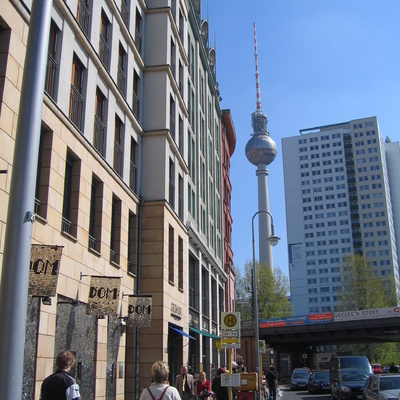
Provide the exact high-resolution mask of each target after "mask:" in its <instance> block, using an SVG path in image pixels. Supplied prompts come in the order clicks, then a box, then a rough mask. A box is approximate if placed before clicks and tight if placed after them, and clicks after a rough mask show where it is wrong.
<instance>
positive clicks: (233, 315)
mask: <svg viewBox="0 0 400 400" xmlns="http://www.w3.org/2000/svg"><path fill="white" fill-rule="evenodd" d="M221 328H222V329H235V330H240V313H239V312H222V313H221Z"/></svg>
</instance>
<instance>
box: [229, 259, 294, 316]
mask: <svg viewBox="0 0 400 400" xmlns="http://www.w3.org/2000/svg"><path fill="white" fill-rule="evenodd" d="M235 273H236V278H235V297H236V310H237V311H239V312H240V315H241V320H242V321H253V320H254V311H253V310H254V307H253V264H252V263H251V262H249V261H248V262H247V263H246V265H245V267H244V271H243V274H242V271H241V270H240V269H237V268H236V269H235ZM256 277H257V278H256V280H257V282H258V285H257V297H258V310H259V319H270V318H281V317H289V316H291V315H293V306H292V305H291V303H290V302H289V300H288V297H287V296H288V293H289V280H288V278H287V277H286V276H285V275H284V274H283V272H282V271H281V269H280V268H275V269H274V272H272V270H271V269H270V268H269V267H268V266H267V264H264V265H263V266H261V265H260V264H258V263H256Z"/></svg>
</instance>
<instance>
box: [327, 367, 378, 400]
mask: <svg viewBox="0 0 400 400" xmlns="http://www.w3.org/2000/svg"><path fill="white" fill-rule="evenodd" d="M369 376H371V374H370V373H369V372H367V371H365V370H364V369H351V368H347V369H339V370H337V371H336V372H335V374H334V376H332V375H331V377H330V378H331V400H350V399H362V398H363V392H364V386H365V383H366V382H367V379H368V378H369ZM376 376H380V375H376Z"/></svg>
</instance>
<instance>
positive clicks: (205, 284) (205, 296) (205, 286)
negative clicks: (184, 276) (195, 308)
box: [201, 268, 210, 317]
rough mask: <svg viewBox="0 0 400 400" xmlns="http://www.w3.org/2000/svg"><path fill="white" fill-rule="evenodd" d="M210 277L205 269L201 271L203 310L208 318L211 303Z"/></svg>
mask: <svg viewBox="0 0 400 400" xmlns="http://www.w3.org/2000/svg"><path fill="white" fill-rule="evenodd" d="M208 280H209V275H208V271H207V270H206V269H205V268H202V271H201V306H202V307H201V308H202V311H203V314H204V315H205V316H206V317H209V316H210V310H209V308H210V301H209V281H208Z"/></svg>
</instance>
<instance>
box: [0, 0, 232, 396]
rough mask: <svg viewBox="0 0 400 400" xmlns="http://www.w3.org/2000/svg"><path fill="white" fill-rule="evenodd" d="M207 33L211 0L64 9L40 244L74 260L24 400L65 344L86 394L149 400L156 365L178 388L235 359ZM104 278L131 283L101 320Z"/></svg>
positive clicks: (56, 40) (4, 153)
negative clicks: (220, 344) (139, 304)
mask: <svg viewBox="0 0 400 400" xmlns="http://www.w3.org/2000/svg"><path fill="white" fill-rule="evenodd" d="M22 3H24V4H23V6H22V7H20V6H18V4H17V3H16V2H14V1H6V2H3V3H2V5H1V6H0V25H1V31H0V42H1V45H2V49H3V51H2V54H1V57H2V60H3V61H4V62H3V63H2V64H1V65H2V66H3V67H2V68H3V71H1V72H2V73H1V74H0V75H1V76H2V93H1V98H0V100H1V115H0V127H1V132H0V134H1V138H2V142H3V143H5V146H2V149H1V150H0V152H1V157H0V160H1V169H2V170H5V171H7V173H6V174H3V175H2V176H1V204H2V207H1V209H2V213H1V218H0V221H1V222H0V224H1V231H2V239H1V248H0V256H1V258H2V255H3V251H4V235H6V232H7V229H6V228H7V227H6V218H7V213H6V212H7V204H8V200H9V199H8V193H9V186H10V177H11V171H12V165H13V163H14V162H16V161H15V160H13V157H12V154H13V146H14V141H15V127H16V124H17V121H18V103H19V96H20V91H21V85H22V84H23V83H22V82H21V77H22V72H23V68H24V57H25V52H26V41H27V32H28V28H29V18H30V15H29V14H30V11H29V10H30V8H31V2H30V1H26V2H22ZM19 4H20V5H21V2H20V3H19ZM206 28H207V24H206V22H204V21H202V19H201V4H200V2H194V1H193V2H192V1H184V0H181V1H179V0H159V1H154V0H148V1H144V0H121V1H117V2H114V1H109V0H101V1H99V2H93V1H91V0H66V1H63V0H54V1H53V8H52V20H51V27H50V40H49V53H48V64H47V70H46V85H45V94H44V102H43V111H42V129H41V140H40V145H39V153H38V154H39V162H38V170H37V184H36V196H35V213H36V222H35V223H34V225H33V233H32V243H33V244H36V245H52V246H59V247H62V256H61V261H60V269H59V274H58V282H57V290H56V294H55V295H54V296H52V297H51V300H52V301H51V305H48V302H47V304H46V305H45V304H44V303H43V302H42V301H41V300H42V297H40V296H39V297H36V296H29V301H28V314H27V335H26V337H27V343H26V346H25V358H26V362H25V366H24V368H25V369H24V377H26V379H25V378H24V384H23V392H24V396H26V397H25V398H32V399H33V398H34V399H38V398H39V392H40V385H41V382H42V381H43V379H44V378H45V377H46V376H47V375H49V374H50V373H51V372H52V371H53V369H54V360H55V356H56V355H57V354H58V352H59V351H61V350H63V349H66V348H68V349H69V350H71V351H74V352H75V354H76V358H77V364H76V368H75V369H74V370H73V371H72V373H73V375H74V376H75V377H76V379H77V381H78V383H79V384H80V387H81V394H82V397H83V398H88V399H91V398H93V399H122V398H136V396H138V394H140V392H141V390H143V388H144V387H146V386H148V383H149V382H150V378H151V365H152V363H153V362H154V361H155V360H158V359H164V360H165V361H168V363H169V365H170V374H171V375H170V380H171V381H174V379H175V374H177V373H179V368H180V366H181V365H182V364H185V365H187V366H188V367H189V370H190V371H191V372H192V373H196V372H200V370H201V369H203V370H205V371H206V372H207V373H208V375H209V376H210V375H211V373H212V368H213V366H218V365H219V364H221V363H225V362H226V361H225V355H224V352H223V351H222V352H221V351H219V350H218V349H217V348H216V340H217V339H218V338H219V334H220V321H219V319H220V312H221V311H224V310H225V303H226V302H227V301H229V304H231V302H232V300H231V299H230V298H229V294H228V297H226V295H227V293H226V285H227V282H228V277H227V275H228V272H227V271H226V270H225V264H224V240H225V238H224V229H223V221H224V218H225V217H224V207H223V185H224V183H223V182H224V180H226V179H229V177H227V176H226V175H224V177H223V174H222V166H223V161H222V157H223V152H222V147H223V137H222V118H223V113H222V110H221V107H220V96H219V91H218V85H217V82H216V77H215V51H214V49H211V48H209V42H208V39H207V38H206V36H207V29H206ZM16 71H17V73H16ZM229 129H230V130H231V131H232V130H233V125H230V126H229ZM225 212H226V211H225ZM230 226H231V225H230ZM97 278H98V279H103V280H101V282H102V283H104V282H106V283H107V282H116V281H118V285H117V286H118V290H117V291H116V292H114V291H113V292H112V293H118V295H117V303H118V304H117V308H116V309H117V311H116V312H110V313H108V312H104V313H101V312H97V313H90V312H88V310H89V308H90V307H88V303H89V299H90V298H91V297H92V296H93V293H94V290H95V286H94V284H93V282H94V279H97ZM104 279H105V280H104ZM107 280H108V281H107ZM230 282H231V283H232V282H233V281H232V280H230ZM43 297H44V296H43ZM137 298H141V299H142V298H144V299H146V298H149V299H151V307H150V308H147V309H148V310H149V309H151V326H150V327H149V326H147V325H138V324H135V323H133V322H132V320H131V318H130V312H131V310H132V307H133V304H136V303H135V302H133V301H136V299H137ZM132 299H135V300H132Z"/></svg>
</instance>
